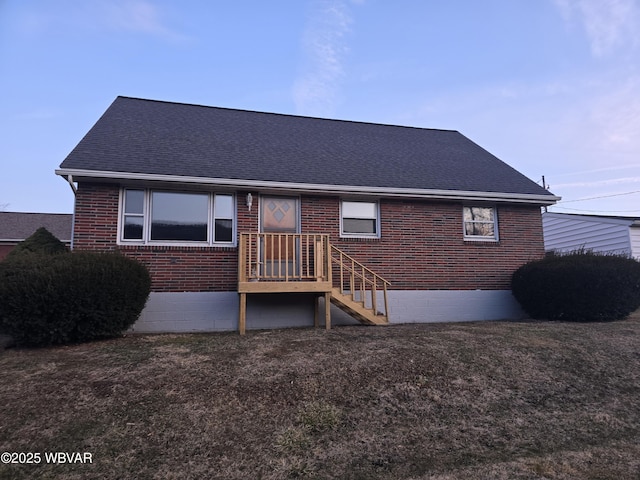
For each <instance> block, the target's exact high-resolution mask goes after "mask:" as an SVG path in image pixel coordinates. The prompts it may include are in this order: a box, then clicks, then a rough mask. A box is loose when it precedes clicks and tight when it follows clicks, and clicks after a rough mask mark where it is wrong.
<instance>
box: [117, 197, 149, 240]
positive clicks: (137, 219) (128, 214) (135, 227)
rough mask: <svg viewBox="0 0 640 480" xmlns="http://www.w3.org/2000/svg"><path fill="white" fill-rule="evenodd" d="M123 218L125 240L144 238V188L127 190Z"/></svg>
mask: <svg viewBox="0 0 640 480" xmlns="http://www.w3.org/2000/svg"><path fill="white" fill-rule="evenodd" d="M123 220H124V222H123V223H124V226H123V229H122V237H123V238H124V239H125V240H142V228H143V225H144V190H125V192H124V219H123Z"/></svg>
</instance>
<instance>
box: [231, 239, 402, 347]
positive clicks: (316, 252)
mask: <svg viewBox="0 0 640 480" xmlns="http://www.w3.org/2000/svg"><path fill="white" fill-rule="evenodd" d="M389 285H390V283H389V282H388V281H387V280H385V279H384V278H382V277H381V276H380V275H378V274H377V273H375V272H374V271H373V270H371V269H369V268H367V267H365V266H364V265H363V264H362V263H360V262H358V261H357V260H355V259H354V258H353V257H351V256H349V255H348V254H346V253H345V252H343V251H342V250H340V249H338V248H337V247H336V246H335V245H332V244H331V243H330V242H329V235H327V234H315V233H311V234H304V233H296V234H288V233H251V232H247V233H241V234H240V242H239V249H238V294H239V297H240V305H239V315H238V331H239V332H240V335H244V333H245V329H246V316H247V295H248V294H254V293H259V294H275V293H303V292H310V293H314V294H315V297H316V312H315V321H314V324H315V325H316V326H319V324H320V311H319V305H320V302H319V299H320V296H322V295H323V296H324V298H325V301H324V305H325V313H324V316H325V327H326V328H327V329H330V328H331V313H330V311H331V308H330V306H331V304H333V305H336V306H337V307H338V308H340V309H341V310H343V311H344V312H346V313H347V314H348V315H350V316H352V317H353V318H354V319H356V320H358V321H359V322H361V323H363V324H365V325H387V324H388V323H389V304H388V301H387V290H388V287H389Z"/></svg>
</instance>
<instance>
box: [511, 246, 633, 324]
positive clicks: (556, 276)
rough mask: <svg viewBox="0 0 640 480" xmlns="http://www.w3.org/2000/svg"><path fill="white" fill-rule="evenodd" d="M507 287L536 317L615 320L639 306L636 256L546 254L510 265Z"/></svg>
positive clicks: (587, 252)
mask: <svg viewBox="0 0 640 480" xmlns="http://www.w3.org/2000/svg"><path fill="white" fill-rule="evenodd" d="M511 289H512V291H513V295H514V296H515V298H516V299H517V300H518V302H520V305H522V308H523V309H524V310H525V312H527V313H528V314H529V315H530V316H531V317H533V318H536V319H548V320H567V321H583V322H591V321H608V320H620V319H622V318H625V317H627V316H628V315H629V314H630V313H632V312H633V311H635V310H636V309H638V308H639V307H640V262H638V261H636V260H634V259H632V258H629V257H625V256H619V255H605V254H598V253H593V252H589V251H576V252H571V253H568V254H555V255H549V256H547V257H546V258H544V259H542V260H537V261H533V262H530V263H527V264H526V265H523V266H522V267H520V268H519V269H518V270H516V272H515V273H514V274H513V276H512V279H511Z"/></svg>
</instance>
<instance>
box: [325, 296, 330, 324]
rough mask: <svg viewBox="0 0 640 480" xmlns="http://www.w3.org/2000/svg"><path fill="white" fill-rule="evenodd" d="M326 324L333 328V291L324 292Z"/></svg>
mask: <svg viewBox="0 0 640 480" xmlns="http://www.w3.org/2000/svg"><path fill="white" fill-rule="evenodd" d="M324 325H325V328H326V329H327V330H331V292H325V293H324Z"/></svg>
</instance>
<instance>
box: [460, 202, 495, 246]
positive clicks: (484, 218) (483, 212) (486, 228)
mask: <svg viewBox="0 0 640 480" xmlns="http://www.w3.org/2000/svg"><path fill="white" fill-rule="evenodd" d="M462 217H463V224H464V238H465V239H466V240H498V221H497V217H496V210H495V208H493V207H463V209H462Z"/></svg>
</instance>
